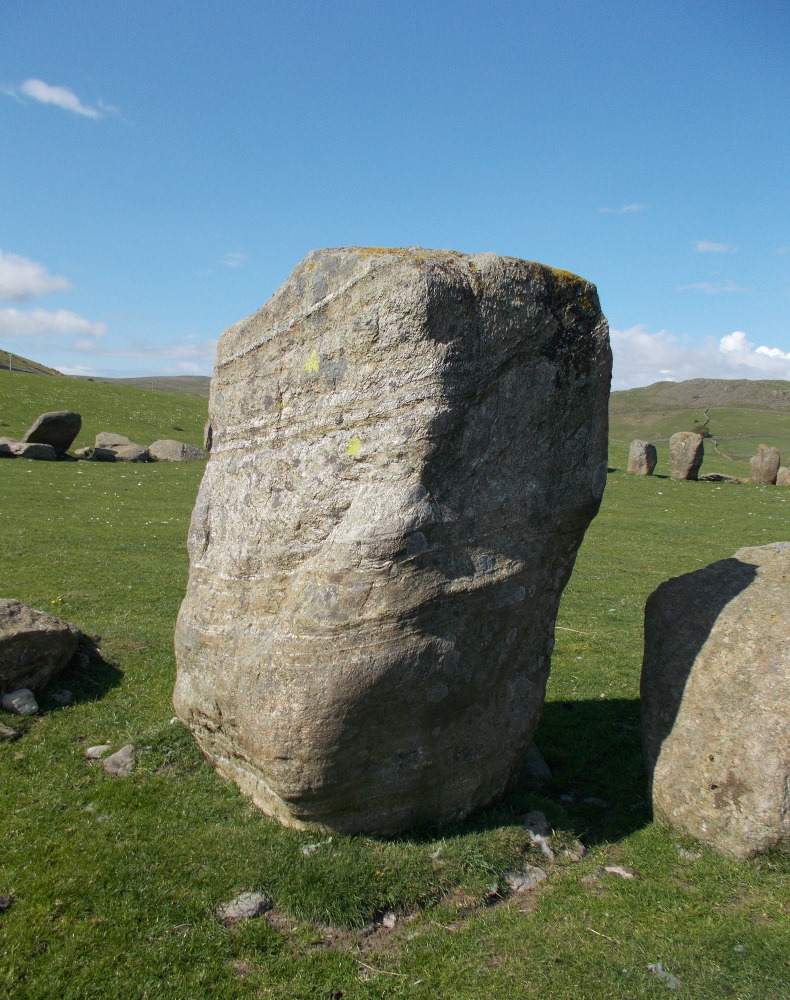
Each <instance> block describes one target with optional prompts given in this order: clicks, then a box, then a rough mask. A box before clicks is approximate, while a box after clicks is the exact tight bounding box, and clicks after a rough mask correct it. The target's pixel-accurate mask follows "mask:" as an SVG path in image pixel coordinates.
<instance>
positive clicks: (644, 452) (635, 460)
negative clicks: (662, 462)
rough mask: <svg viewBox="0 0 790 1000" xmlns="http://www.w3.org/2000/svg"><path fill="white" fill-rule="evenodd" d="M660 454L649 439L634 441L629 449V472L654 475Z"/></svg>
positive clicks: (636, 474)
mask: <svg viewBox="0 0 790 1000" xmlns="http://www.w3.org/2000/svg"><path fill="white" fill-rule="evenodd" d="M657 461H658V455H657V454H656V446H655V445H654V444H651V443H650V442H649V441H638V440H637V441H632V442H631V447H630V448H629V450H628V472H630V473H631V475H632V476H652V475H653V469H655V467H656V462H657Z"/></svg>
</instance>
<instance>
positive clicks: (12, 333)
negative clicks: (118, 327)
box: [0, 309, 107, 337]
mask: <svg viewBox="0 0 790 1000" xmlns="http://www.w3.org/2000/svg"><path fill="white" fill-rule="evenodd" d="M106 330H107V324H106V323H101V322H91V321H90V320H88V319H85V318H84V317H83V316H78V315H77V313H74V312H70V311H69V310H68V309H54V310H51V311H50V310H48V309H27V310H23V309H0V336H3V337H43V336H45V335H46V334H48V333H58V334H60V333H63V334H71V335H72V336H75V335H77V336H86V335H87V336H89V337H101V336H102V335H103V334H104V333H105V332H106Z"/></svg>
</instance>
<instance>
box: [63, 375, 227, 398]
mask: <svg viewBox="0 0 790 1000" xmlns="http://www.w3.org/2000/svg"><path fill="white" fill-rule="evenodd" d="M80 377H81V378H84V377H85V376H80ZM91 381H92V382H109V383H111V384H112V385H130V386H133V387H134V388H135V389H153V390H154V391H155V392H177V393H181V394H184V395H187V396H203V398H204V399H208V392H209V388H210V386H211V379H210V378H209V376H208V375H154V376H153V377H152V378H148V377H145V378H100V377H99V376H98V375H97V376H94V377H92V378H91Z"/></svg>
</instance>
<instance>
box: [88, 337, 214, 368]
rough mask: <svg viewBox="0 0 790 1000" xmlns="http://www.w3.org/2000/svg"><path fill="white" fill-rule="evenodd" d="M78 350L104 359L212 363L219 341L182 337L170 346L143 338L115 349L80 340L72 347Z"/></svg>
mask: <svg viewBox="0 0 790 1000" xmlns="http://www.w3.org/2000/svg"><path fill="white" fill-rule="evenodd" d="M72 346H73V347H75V348H77V350H82V351H95V353H97V354H100V355H101V356H102V357H115V358H171V359H174V360H179V361H184V362H189V361H194V362H198V363H200V362H204V363H205V362H211V363H212V364H213V363H214V357H215V355H216V353H217V340H216V339H209V340H201V339H200V337H198V336H197V335H190V336H187V337H181V338H179V339H178V340H173V341H171V342H170V343H169V344H154V343H152V342H151V341H150V340H146V339H143V338H137V339H132V340H130V341H129V344H128V346H127V347H121V348H113V347H109V346H107V347H105V346H104V345H103V344H102V345H98V344H96V343H95V342H93V341H88V340H79V341H75V343H74V344H73V345H72Z"/></svg>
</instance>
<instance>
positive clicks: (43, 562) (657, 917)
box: [0, 372, 790, 1000]
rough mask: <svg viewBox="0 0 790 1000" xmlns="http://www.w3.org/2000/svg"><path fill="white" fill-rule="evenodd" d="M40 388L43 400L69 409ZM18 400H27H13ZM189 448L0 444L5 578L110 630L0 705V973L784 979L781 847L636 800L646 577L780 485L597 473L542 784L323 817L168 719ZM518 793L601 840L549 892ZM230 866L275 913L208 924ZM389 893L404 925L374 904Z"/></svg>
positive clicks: (701, 559) (389, 904) (265, 990)
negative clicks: (91, 649)
mask: <svg viewBox="0 0 790 1000" xmlns="http://www.w3.org/2000/svg"><path fill="white" fill-rule="evenodd" d="M3 375H6V376H7V377H9V378H14V379H16V378H17V377H18V373H3V372H0V376H3ZM28 377H29V378H34V376H28ZM60 381H61V380H58V382H60ZM64 381H65V380H64ZM0 385H2V386H3V387H4V388H5V387H6V386H7V383H0ZM81 385H82V387H83V390H84V389H85V384H84V383H81ZM89 386H90V387H91V388H90V390H89V391H90V392H95V393H96V395H95V396H91V400H92V402H91V403H90V406H93V407H94V409H93V411H91V410H90V407H89V405H87V404H86V405H84V406H83V407H82V409H81V412H83V415H84V416H85V414H86V413H87V412H101V406H106V409H105V410H104V411H103V412H105V413H109V412H111V410H112V408H113V407H117V406H118V403H117V401H116V400H115V397H114V396H113V397H111V398H110V397H108V398H107V399H105V400H104V402H101V400H102V398H103V397H102V395H101V394H102V393H103V392H113V393H114V392H119V391H121V390H117V389H116V388H115V387H104V386H98V385H97V386H93V384H92V383H89ZM6 391H7V390H6ZM122 391H123V392H125V393H134V392H135V391H138V392H139V391H141V390H132V389H124V390H122ZM149 395H150V396H152V397H153V399H154V400H155V401H156V406H159V405H160V404H161V405H162V406H163V407H165V409H163V410H161V411H154V410H150V409H149V410H147V411H146V413H147V414H148V416H146V421H147V422H146V423H145V427H148V428H152V427H153V424H152V422H151V421H154V420H159V421H162V422H165V421H169V422H170V423H171V424H172V423H180V424H181V426H184V427H186V426H187V424H186V423H184V422H183V421H184V417H183V416H180V417H175V416H173V415H172V414H171V413H170V412H168V411H167V409H166V404H167V396H166V394H164V393H160V394H153V393H149ZM2 398H3V400H4V404H3V405H7V406H8V409H7V410H0V413H2V412H11V411H12V410H13V406H11V404H8V400H7V397H2ZM129 398H130V399H132V397H129ZM134 398H135V399H136V398H137V397H134ZM183 399H184V397H179V398H178V402H179V403H181V402H183ZM63 402H64V403H65V400H64V401H63ZM41 403H42V401H41V400H40V399H39V400H38V409H37V410H36V412H34V413H33V414H32V416H31V418H30V420H31V422H32V419H33V417H34V416H35V415H37V413H38V412H41V411H43V410H45V409H57V408H61V402H60V401H58V402H55V403H50V404H49V405H41ZM75 403H79V400H75ZM23 404H24V405H23ZM13 405H14V406H16V407H17V410H15V411H14V412H17V413H18V414H20V415H19V417H18V418H15V419H18V421H19V422H21V423H25V422H26V421H27V419H28V418H27V416H25V417H24V419H22V417H21V413H22V411H23V410H24V412H25V413H27V412H28V411H29V409H30V407H29V406H28V401H26V400H21V401H20V400H17V402H16V403H15V404H13ZM66 405H71V404H70V403H68V404H66ZM129 405H130V407H131V405H132V404H131V403H130V404H129ZM135 405H136V404H135ZM151 405H152V406H153V405H154V404H153V402H152V403H151ZM172 405H173V406H174V407H175V405H176V404H175V403H173V404H172ZM203 405H204V404H203ZM73 408H76V409H80V406H79V405H75V406H74V407H73ZM34 409H35V407H34ZM173 412H175V411H173ZM157 414H158V415H157ZM3 419H6V418H5V417H3ZM203 419H204V414H203V413H201V414H200V415H199V416H198V415H196V417H195V420H194V424H193V429H194V430H196V429H197V427H198V426H199V427H200V428H201V429H202V421H203ZM23 429H24V428H23ZM97 429H106V428H104V427H97ZM110 429H118V430H120V431H121V432H122V433H123V432H124V431H123V430H122V428H115V427H113V428H110ZM129 436H130V437H135V434H134V433H130V434H129ZM149 436H150V435H149ZM156 436H163V435H161V434H159V433H157V434H156ZM185 439H186V440H189V438H186V437H185ZM152 440H153V438H152ZM620 462H621V460H620V458H618V456H617V454H616V453H615V452H613V456H612V467H613V468H618V467H620V468H622V467H623V466H624V462H623V463H622V465H621V464H620ZM202 471H203V463H186V464H184V465H177V464H173V465H171V464H169V463H157V464H154V465H150V466H126V465H120V464H117V465H116V464H107V465H105V464H99V463H96V464H93V463H66V462H63V463H44V462H31V461H27V460H22V459H17V460H2V461H0V509H2V511H3V518H4V521H3V548H2V559H0V596H4V597H14V598H18V599H20V600H22V601H24V602H25V603H28V604H31V605H33V606H34V607H38V608H42V609H43V610H48V611H51V612H53V613H55V614H57V615H58V616H60V617H63V618H65V619H67V620H68V621H72V622H74V623H75V624H77V625H78V626H79V627H81V628H82V629H84V630H85V631H86V632H89V633H98V634H99V635H101V637H102V639H101V643H100V646H101V650H102V655H103V661H94V663H93V664H92V665H91V667H90V668H89V669H87V670H82V671H76V672H72V673H71V674H70V675H67V676H62V677H61V678H60V679H59V681H58V685H59V686H63V687H68V688H70V689H71V690H73V691H74V693H75V694H76V696H77V698H76V701H75V703H74V704H73V705H71V706H68V707H58V706H56V705H54V704H52V703H50V702H48V701H46V700H45V699H42V708H43V711H42V714H41V715H40V716H39V717H38V718H37V719H20V718H18V717H15V716H10V715H8V714H6V713H1V714H0V721H2V722H3V724H5V725H7V726H9V727H11V728H14V729H17V730H19V731H20V732H22V736H21V737H20V738H19V739H16V740H13V741H11V740H2V741H0V801H2V803H3V808H2V810H0V845H1V849H0V897H5V898H6V899H7V900H9V901H8V905H7V906H6V908H5V909H2V910H0V996H3V995H7V996H9V997H14V998H24V1000H93V998H97V1000H98V998H101V1000H138V998H144V997H147V998H151V1000H154V998H160V997H167V998H168V1000H194V998H196V997H201V998H202V997H206V996H217V997H222V998H223V1000H225V998H229V1000H235V998H242V997H244V998H249V997H275V998H282V1000H301V998H316V1000H317V998H326V997H330V996H339V995H342V996H343V998H345V1000H362V998H364V1000H369V998H379V997H381V998H384V997H387V998H405V997H410V998H411V997H415V996H416V997H419V996H425V997H440V998H444V997H447V998H453V1000H479V998H480V997H481V996H486V997H490V998H493V1000H499V998H501V1000H504V998H508V1000H510V998H514V997H515V998H536V1000H537V998H540V1000H567V998H569V997H573V998H574V1000H588V998H589V1000H611V998H615V997H616V998H626V997H629V998H643V997H644V998H649V997H659V996H663V995H665V993H666V991H667V989H668V988H669V987H668V986H667V982H669V981H670V980H667V979H661V978H659V977H658V976H657V974H656V972H655V971H654V972H651V971H649V969H648V967H649V966H651V965H652V966H653V967H654V969H655V968H659V967H660V968H661V969H662V970H665V971H666V972H667V974H668V975H670V976H673V977H675V979H676V980H677V982H678V983H679V986H678V989H677V990H676V995H677V996H679V997H683V998H693V1000H709V998H710V997H717V998H718V997H722V998H733V1000H735V998H737V1000H784V998H785V997H786V995H787V990H786V987H787V980H788V972H789V971H790V967H789V966H788V965H787V956H788V954H790V920H788V916H790V913H789V912H788V904H787V900H788V899H790V864H789V863H788V858H787V856H786V855H782V854H779V853H778V852H777V853H773V854H770V855H768V856H765V857H762V858H756V859H753V860H750V861H746V862H733V861H729V860H726V859H723V858H720V857H718V856H716V855H714V854H712V853H711V852H710V851H708V850H706V849H702V848H700V847H699V846H698V845H696V844H695V843H694V842H693V841H690V840H688V839H687V838H681V837H678V836H677V835H674V834H672V833H671V832H669V831H667V830H665V829H662V828H660V827H657V826H656V825H654V824H653V823H652V822H651V820H650V812H649V806H648V803H647V802H646V799H645V782H644V773H643V770H642V763H641V752H640V742H639V706H638V700H637V699H638V683H639V670H640V664H641V653H642V649H641V644H642V613H643V606H644V601H645V598H646V597H647V595H648V594H649V593H650V592H651V591H652V590H653V589H654V588H655V587H656V586H657V585H658V584H659V583H660V582H661V581H662V580H664V579H666V578H668V577H669V576H673V575H678V574H680V573H684V572H687V571H690V570H693V569H696V568H698V567H700V566H703V565H706V564H707V563H709V562H711V561H713V560H715V559H719V558H724V557H727V556H729V555H731V554H732V553H733V552H734V551H735V550H736V549H737V548H739V547H740V546H743V545H758V544H762V543H765V542H769V541H777V540H780V539H786V538H790V510H789V509H788V504H789V503H790V490H787V489H782V488H780V487H760V486H753V485H741V486H730V485H727V484H713V483H678V482H674V481H672V480H669V479H664V478H658V477H650V478H642V477H633V476H627V475H625V474H624V473H622V472H620V471H615V472H613V473H611V475H610V477H609V484H608V488H607V492H606V494H605V498H604V503H603V507H602V510H601V514H600V515H599V517H598V518H597V519H596V521H595V522H594V523H593V525H592V527H591V529H590V530H589V532H588V534H587V536H586V538H585V541H584V544H583V546H582V548H581V550H580V553H579V557H578V560H577V564H576V568H575V570H574V573H573V576H572V577H571V581H570V584H569V586H568V588H567V590H566V593H565V595H564V597H563V602H562V606H561V611H560V617H559V619H558V623H557V626H558V627H557V646H556V649H555V653H554V657H553V665H552V674H551V679H550V682H549V687H548V699H547V704H546V709H545V711H544V715H543V719H542V722H541V726H540V729H539V731H538V735H537V738H536V742H537V743H538V745H539V746H540V748H541V750H542V751H543V753H544V755H545V756H546V759H547V761H548V763H549V765H550V767H551V769H552V772H553V778H552V782H551V783H550V784H549V785H548V786H547V787H545V788H544V789H542V790H540V791H539V792H538V791H531V790H529V789H525V788H520V789H518V790H517V791H515V792H514V793H513V794H512V795H511V796H509V797H508V798H507V799H506V800H504V801H503V802H501V803H499V804H497V805H495V806H492V807H491V808H489V809H487V810H483V811H481V812H479V813H476V814H475V815H473V816H471V817H470V818H469V819H468V820H467V821H466V822H464V823H461V824H456V825H448V826H437V827H435V828H433V829H428V830H422V831H416V832H413V833H412V834H411V835H409V836H404V837H401V838H397V839H385V838H375V837H362V836H357V837H351V836H342V835H334V836H333V837H332V838H331V841H330V840H329V838H328V836H327V835H323V834H312V833H303V832H297V831H293V830H286V829H284V828H282V827H280V826H279V825H278V824H277V823H275V822H273V821H271V820H269V819H267V818H266V817H264V816H262V815H261V814H260V813H259V812H258V811H257V810H256V809H254V808H253V807H252V806H251V805H250V804H249V802H248V801H247V800H245V799H244V798H243V797H242V796H241V795H240V794H239V793H238V791H237V790H236V788H235V786H233V785H232V784H230V783H228V782H225V781H223V780H221V779H220V778H219V777H217V776H216V775H215V774H214V772H213V770H212V769H211V767H210V766H209V764H208V763H207V762H206V761H205V760H204V759H203V758H202V756H201V754H200V753H199V751H198V749H197V747H196V745H195V743H194V741H193V739H192V737H191V735H190V734H189V733H188V732H187V731H186V730H185V729H184V727H183V726H181V725H180V723H174V722H172V721H171V719H172V715H173V710H172V707H171V704H170V696H171V691H172V685H173V677H174V669H175V668H174V662H173V652H172V635H173V628H174V623H175V617H176V614H177V611H178V606H179V603H180V600H181V597H182V595H183V592H184V588H185V583H186V575H187V567H188V563H187V554H186V534H187V526H188V520H189V515H190V512H191V509H192V505H193V503H194V498H195V494H196V492H197V488H198V484H199V480H200V476H201V474H202ZM100 743H109V744H110V745H111V747H112V750H116V749H119V748H120V747H121V746H124V745H125V744H128V743H132V744H133V745H134V746H135V747H137V767H136V769H135V771H134V773H133V774H132V775H131V776H130V777H128V778H124V779H116V778H113V777H111V776H110V775H108V774H105V773H104V771H103V770H102V768H101V765H100V764H91V763H89V762H87V761H86V759H85V750H86V748H87V747H89V746H93V745H96V744H100ZM532 809H540V810H542V811H543V812H544V813H545V814H546V816H547V817H548V818H549V820H550V822H551V823H552V825H553V826H554V828H555V836H554V838H553V841H552V842H553V845H554V846H555V849H556V848H558V847H561V846H564V845H570V844H572V842H573V840H574V839H575V838H577V837H580V838H581V840H582V841H583V842H584V843H585V844H586V845H587V847H588V848H589V854H588V856H587V857H586V858H584V859H583V860H581V861H579V862H573V861H570V860H568V859H565V858H562V857H561V856H559V857H558V863H557V864H556V866H555V867H554V868H553V869H551V874H550V876H549V878H548V879H547V880H545V881H544V882H543V883H541V886H540V887H539V888H538V889H537V890H535V891H534V892H532V893H528V894H526V895H525V896H523V897H518V898H517V897H510V898H508V897H507V895H506V893H505V890H504V874H505V872H506V871H507V870H509V869H511V868H513V867H514V866H517V865H520V864H522V863H524V862H526V863H529V864H533V865H546V864H547V862H546V859H545V858H544V857H543V856H542V855H541V853H540V851H539V850H538V849H537V847H536V846H535V845H532V844H530V842H529V838H528V836H527V835H526V832H525V830H524V829H523V828H522V825H521V824H522V822H523V818H524V815H525V814H526V812H527V811H529V810H532ZM558 853H559V852H558ZM606 865H619V866H622V867H625V868H628V869H631V870H633V871H635V872H637V873H638V875H639V877H638V878H633V879H624V878H621V877H618V876H617V875H613V874H607V873H606V872H605V871H604V867H605V866H606ZM245 890H260V891H263V892H265V893H268V894H269V895H271V897H272V898H273V900H274V904H275V909H274V911H273V912H272V914H271V915H269V917H261V918H258V919H256V920H252V921H248V922H243V923H240V924H237V925H235V926H234V927H225V926H223V925H222V924H221V923H220V921H219V920H218V918H217V917H216V914H215V911H216V909H217V907H218V906H220V905H221V904H222V903H224V902H227V901H228V900H230V899H232V898H234V897H235V896H236V895H238V894H239V893H240V892H243V891H245ZM389 911H394V912H395V913H397V914H398V917H399V919H398V922H397V923H396V926H395V928H394V929H393V930H391V931H388V930H386V929H384V928H382V927H381V926H380V925H378V926H377V927H376V928H375V929H374V930H373V931H372V932H371V929H370V928H367V929H365V925H366V924H368V923H369V922H370V921H376V920H378V919H380V918H381V916H382V915H383V914H384V913H386V912H389ZM659 964H660V966H659Z"/></svg>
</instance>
